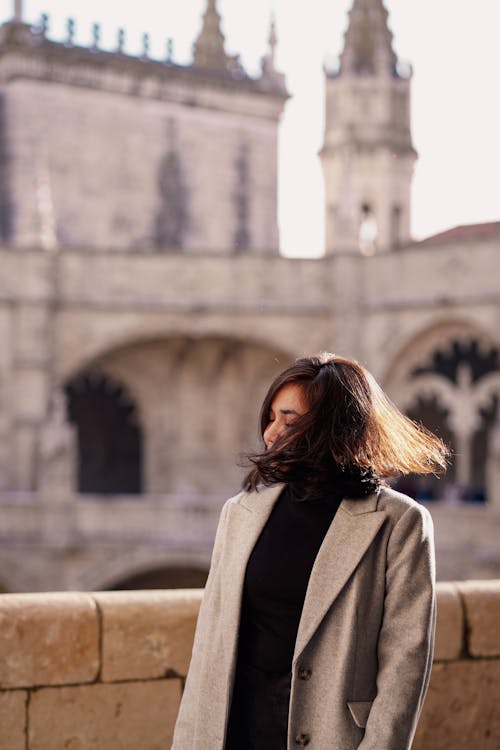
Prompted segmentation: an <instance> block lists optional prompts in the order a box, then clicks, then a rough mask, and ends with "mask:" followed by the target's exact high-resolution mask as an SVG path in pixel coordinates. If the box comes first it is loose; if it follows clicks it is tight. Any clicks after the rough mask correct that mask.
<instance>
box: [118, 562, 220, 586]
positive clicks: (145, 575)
mask: <svg viewBox="0 0 500 750" xmlns="http://www.w3.org/2000/svg"><path fill="white" fill-rule="evenodd" d="M207 575H208V571H206V570H202V569H200V568H194V567H161V568H154V569H151V570H147V571H143V572H141V573H136V574H134V575H130V576H127V577H125V578H122V579H120V580H119V581H116V582H115V583H113V584H112V585H111V586H109V587H108V590H109V591H140V590H144V589H201V588H204V586H205V583H206V581H207Z"/></svg>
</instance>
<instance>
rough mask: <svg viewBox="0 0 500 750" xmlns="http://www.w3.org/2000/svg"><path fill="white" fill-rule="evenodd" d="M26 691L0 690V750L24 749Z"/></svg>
mask: <svg viewBox="0 0 500 750" xmlns="http://www.w3.org/2000/svg"><path fill="white" fill-rule="evenodd" d="M25 715H26V691H25V690H10V691H9V692H6V693H1V692H0V750H25V734H24V727H25V721H26V719H25Z"/></svg>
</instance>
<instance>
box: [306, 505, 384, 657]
mask: <svg viewBox="0 0 500 750" xmlns="http://www.w3.org/2000/svg"><path fill="white" fill-rule="evenodd" d="M376 508H377V495H376V494H373V495H370V496H369V497H367V498H364V499H360V500H343V501H342V503H341V504H340V507H339V509H338V511H337V513H336V514H335V518H334V519H333V522H332V524H331V526H330V528H329V529H328V531H327V533H326V536H325V538H324V541H323V544H322V545H321V547H320V550H319V552H318V555H317V557H316V560H315V563H314V566H313V569H312V571H311V577H310V579H309V585H308V587H307V592H306V598H305V601H304V607H303V610H302V616H301V619H300V624H299V630H298V633H297V640H296V643H295V651H294V658H293V661H294V662H295V661H296V660H297V659H298V657H299V656H300V654H301V653H302V651H303V650H304V648H305V647H306V645H307V643H308V642H309V641H310V639H311V638H312V636H313V635H314V633H315V631H316V629H317V628H318V626H319V624H320V623H321V621H322V619H323V618H324V617H325V615H326V613H327V612H328V610H329V609H330V607H331V606H332V604H333V602H334V601H335V599H336V598H337V596H338V595H339V594H340V592H341V591H342V589H343V587H344V586H345V584H346V583H347V581H348V579H349V578H350V576H351V575H352V573H353V572H354V570H355V568H356V567H357V565H358V564H359V562H360V560H361V558H362V557H363V555H364V553H365V552H366V550H367V549H368V547H369V546H370V544H371V543H372V541H373V539H374V538H375V536H376V534H377V532H378V530H379V529H380V527H381V525H382V523H383V521H384V519H385V517H386V514H385V513H384V512H382V511H378V512H376Z"/></svg>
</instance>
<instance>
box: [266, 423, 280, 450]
mask: <svg viewBox="0 0 500 750" xmlns="http://www.w3.org/2000/svg"><path fill="white" fill-rule="evenodd" d="M280 434H281V429H280V427H278V425H277V424H276V422H271V423H270V424H269V425H268V426H267V427H266V429H265V431H264V442H265V444H266V445H272V444H273V443H274V441H275V440H276V439H277V438H279V436H280Z"/></svg>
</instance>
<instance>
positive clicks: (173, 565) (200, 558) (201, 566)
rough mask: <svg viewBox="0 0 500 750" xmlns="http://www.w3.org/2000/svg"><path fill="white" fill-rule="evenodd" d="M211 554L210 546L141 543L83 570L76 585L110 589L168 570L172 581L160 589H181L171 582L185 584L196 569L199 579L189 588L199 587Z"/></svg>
mask: <svg viewBox="0 0 500 750" xmlns="http://www.w3.org/2000/svg"><path fill="white" fill-rule="evenodd" d="M210 554H211V553H210V545H208V546H207V548H206V549H201V548H200V547H199V546H196V547H193V548H192V549H175V548H151V547H145V546H142V545H141V546H140V547H137V548H135V549H130V550H127V552H126V553H123V552H122V553H120V554H116V555H112V556H106V557H105V558H101V557H100V558H99V559H98V560H96V561H95V562H94V563H93V564H92V565H90V566H87V567H86V568H84V569H83V570H81V571H80V573H79V575H78V577H77V580H76V581H75V585H76V587H77V588H78V589H80V590H82V591H110V590H116V589H120V588H124V586H123V584H124V583H125V584H126V583H127V582H128V581H133V580H134V579H138V578H140V577H146V576H148V575H149V574H154V573H155V572H156V573H158V572H161V571H164V572H168V576H169V580H168V581H165V582H166V583H167V584H168V585H161V586H159V588H170V587H172V588H181V586H180V585H172V582H174V583H175V582H176V578H177V584H181V583H182V584H183V583H184V582H185V581H186V572H191V573H193V572H194V571H196V572H197V573H198V578H197V580H196V581H193V583H196V584H197V585H196V586H194V585H193V586H186V588H198V587H200V586H201V585H202V584H203V582H204V580H205V579H206V575H208V569H209V566H210ZM177 573H178V576H176V574H177ZM182 587H184V586H182Z"/></svg>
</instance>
